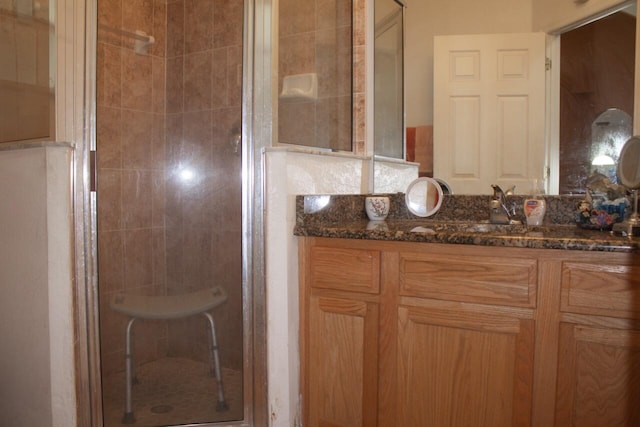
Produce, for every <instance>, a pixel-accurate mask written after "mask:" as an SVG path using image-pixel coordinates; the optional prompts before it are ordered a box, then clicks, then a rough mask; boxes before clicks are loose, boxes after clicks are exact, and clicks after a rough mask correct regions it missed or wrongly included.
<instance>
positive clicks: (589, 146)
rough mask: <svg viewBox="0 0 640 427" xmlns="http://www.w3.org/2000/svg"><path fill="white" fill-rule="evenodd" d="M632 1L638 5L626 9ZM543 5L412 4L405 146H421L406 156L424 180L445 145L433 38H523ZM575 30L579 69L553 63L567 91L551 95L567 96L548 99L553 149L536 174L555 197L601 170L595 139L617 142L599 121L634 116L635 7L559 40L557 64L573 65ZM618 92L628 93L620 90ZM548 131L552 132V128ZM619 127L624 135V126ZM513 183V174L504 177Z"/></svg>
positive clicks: (496, 1)
mask: <svg viewBox="0 0 640 427" xmlns="http://www.w3.org/2000/svg"><path fill="white" fill-rule="evenodd" d="M630 3H635V2H629V3H627V4H626V5H627V6H628V5H629V4H630ZM536 7H538V8H539V9H541V8H542V7H541V6H539V5H532V2H531V1H523V0H516V1H510V0H509V1H507V0H492V1H489V2H471V1H467V0H457V1H454V2H442V1H432V2H412V3H410V4H409V5H408V8H407V14H406V19H405V41H406V43H405V52H406V53H405V96H406V100H405V106H406V137H407V141H406V146H407V147H408V148H407V149H408V150H411V147H413V146H414V144H415V152H414V153H410V152H407V154H406V155H407V158H410V157H411V156H412V154H413V155H415V160H416V161H417V162H419V163H420V175H421V176H433V175H434V165H437V164H438V162H440V161H442V159H439V158H438V157H437V155H435V156H434V150H433V149H432V148H431V147H432V145H433V144H438V141H434V139H433V138H434V136H433V135H434V132H433V130H434V129H433V127H434V126H438V123H434V119H433V116H434V94H433V81H434V77H433V69H434V51H433V39H434V36H436V35H455V34H458V35H470V34H492V33H493V34H495V33H503V34H504V33H519V32H522V31H523V29H531V28H533V25H532V21H534V19H533V18H534V17H533V15H534V12H533V11H532V9H535V8H536ZM575 7H576V8H578V6H575ZM548 8H549V12H550V13H554V12H555V11H554V10H551V9H552V8H551V6H550V5H549V6H548ZM592 9H593V8H592ZM596 12H597V11H596ZM577 15H578V14H576V16H577ZM563 18H564V17H563ZM582 18H584V17H576V19H575V20H574V21H567V22H577V21H579V20H581V19H582ZM545 19H546V21H547V22H552V21H553V19H552V18H548V19H547V18H545ZM621 21H625V24H624V25H623V24H621V23H620V22H621ZM563 22H564V21H563ZM574 26H575V25H574ZM567 28H569V27H567ZM614 30H615V31H614ZM573 31H578V32H582V33H583V34H582V35H581V37H583V39H582V40H583V41H582V42H580V43H578V45H579V46H578V49H576V52H573V59H572V60H569V61H573V62H569V63H572V64H573V66H572V67H569V66H566V65H565V68H566V69H565V70H564V71H563V70H562V66H560V67H559V68H553V66H554V64H551V66H552V70H553V71H552V73H558V75H560V73H561V72H562V74H561V76H560V77H559V80H560V81H559V83H558V85H557V86H558V87H562V89H558V90H556V92H559V93H556V94H555V95H552V97H551V101H553V99H554V97H555V99H556V100H559V99H560V97H564V98H562V99H563V101H556V102H563V104H562V105H563V106H562V107H561V108H557V107H556V108H553V109H549V107H548V105H549V102H547V109H546V111H545V123H546V124H544V125H543V126H545V132H544V134H545V135H544V137H543V138H544V139H545V140H546V148H544V149H543V150H544V152H543V153H540V152H537V155H539V156H541V157H542V158H543V164H544V168H543V170H541V171H539V172H538V171H535V174H538V175H541V177H542V178H543V179H545V181H546V187H547V191H548V192H549V193H550V194H568V193H584V191H585V187H584V183H585V180H586V177H587V176H588V175H589V173H591V172H592V170H593V167H594V166H596V165H593V160H594V158H592V153H593V152H594V151H598V149H597V148H596V140H599V141H601V142H602V141H607V144H609V142H610V139H611V138H608V136H606V135H604V136H603V135H598V133H600V134H602V132H601V131H603V130H604V127H597V128H594V126H599V125H595V124H594V123H600V122H602V121H600V120H599V119H598V116H600V115H601V114H603V113H605V112H606V111H608V110H610V109H617V110H621V111H622V112H624V114H626V115H628V116H629V117H633V92H634V88H633V76H634V66H633V64H634V61H635V58H634V52H635V7H626V8H624V10H622V11H619V12H617V13H615V14H611V15H608V16H606V17H604V18H602V19H598V20H597V21H595V22H592V23H590V24H588V25H583V26H580V27H578V28H572V29H571V30H570V31H564V32H563V34H562V35H561V36H559V39H558V40H557V41H556V43H558V45H559V44H560V43H562V48H561V49H557V50H558V51H559V52H560V55H562V57H559V58H560V61H557V62H560V63H565V62H567V61H568V60H567V59H566V58H565V56H564V55H565V53H571V49H570V48H569V47H568V46H569V44H568V43H569V42H570V41H571V38H574V37H575V36H573ZM565 40H569V41H567V42H565ZM629 64H631V65H629ZM612 69H615V71H612ZM558 70H560V71H558ZM543 73H544V71H543ZM571 73H573V74H571ZM627 82H629V83H630V84H627ZM618 87H620V88H621V89H620V90H616V89H617V88H618ZM618 93H619V94H620V97H618ZM567 96H568V99H567V98H566V97H567ZM629 100H630V101H629ZM547 101H549V100H547ZM574 107H576V110H575V112H574V110H573V108H574ZM560 112H562V115H560ZM578 119H579V120H578ZM554 123H559V124H556V125H555V127H556V129H555V131H554V130H553V128H554V126H553V124H554ZM611 123H612V122H611ZM549 126H551V132H550V133H549V132H547V131H546V129H548V128H549ZM624 126H627V124H625V125H624ZM612 128H615V131H616V132H617V133H620V132H619V131H620V127H619V126H617V125H615V126H612ZM463 131H469V130H468V129H463ZM554 132H555V136H554ZM624 132H626V131H624ZM624 132H622V133H621V135H624V134H625V133H624ZM566 135H571V137H566ZM621 138H622V137H621ZM617 139H618V138H617V137H616V140H617ZM623 140H624V139H623ZM609 145H611V144H609ZM614 145H617V146H619V145H620V144H617V143H616V144H614ZM480 149H482V147H481V148H480ZM507 149H508V147H507ZM614 157H615V156H614ZM481 165H482V164H481ZM484 167H486V164H485V166H484ZM508 179H509V177H508V176H506V177H505V180H508ZM447 181H449V182H450V183H452V185H453V188H452V190H453V191H454V192H455V193H456V194H489V193H490V192H491V188H490V187H489V186H487V188H484V186H482V189H479V190H478V192H477V193H473V192H465V191H460V190H459V189H457V188H455V185H454V184H453V182H452V181H451V180H449V179H447ZM526 191H527V189H526V188H523V186H521V185H519V186H518V187H516V193H520V194H524V193H526Z"/></svg>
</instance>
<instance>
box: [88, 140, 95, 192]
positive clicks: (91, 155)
mask: <svg viewBox="0 0 640 427" xmlns="http://www.w3.org/2000/svg"><path fill="white" fill-rule="evenodd" d="M96 180H97V170H96V151H95V150H91V151H89V189H90V191H96Z"/></svg>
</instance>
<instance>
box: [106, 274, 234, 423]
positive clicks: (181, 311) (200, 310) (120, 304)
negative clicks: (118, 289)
mask: <svg viewBox="0 0 640 427" xmlns="http://www.w3.org/2000/svg"><path fill="white" fill-rule="evenodd" d="M226 301H227V293H226V292H225V290H224V288H222V287H220V286H215V287H212V288H207V289H203V290H200V291H196V292H191V293H188V294H182V295H167V296H146V295H129V294H118V295H116V296H115V298H114V299H113V301H112V302H111V304H110V307H111V309H112V310H113V311H116V312H119V313H122V314H126V315H127V316H129V322H128V323H127V328H126V333H125V370H126V373H125V375H126V391H125V394H126V395H125V411H124V416H123V418H122V423H123V424H132V423H134V422H135V417H134V415H133V403H132V388H133V380H134V372H133V370H134V365H133V350H132V349H133V346H132V344H131V335H132V329H133V323H134V322H135V321H136V320H137V319H147V320H170V319H181V318H184V317H190V316H195V315H198V314H201V315H203V316H204V317H206V318H207V320H208V321H209V326H210V328H211V340H210V344H211V345H210V346H209V362H210V364H213V366H212V367H211V368H212V370H213V372H215V377H216V381H217V384H218V403H217V405H216V411H218V412H222V411H226V410H228V409H229V407H228V405H227V403H226V402H225V399H224V390H223V386H222V372H221V370H220V356H219V354H218V341H217V338H216V328H215V322H214V320H213V316H212V315H211V313H209V311H211V310H213V309H214V308H216V307H218V306H220V305H221V304H223V303H225V302H226Z"/></svg>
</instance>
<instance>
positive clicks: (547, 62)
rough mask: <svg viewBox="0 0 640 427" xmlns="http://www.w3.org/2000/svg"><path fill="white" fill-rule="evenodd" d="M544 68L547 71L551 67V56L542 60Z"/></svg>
mask: <svg viewBox="0 0 640 427" xmlns="http://www.w3.org/2000/svg"><path fill="white" fill-rule="evenodd" d="M544 69H545V70H546V71H549V70H550V69H551V58H545V60H544Z"/></svg>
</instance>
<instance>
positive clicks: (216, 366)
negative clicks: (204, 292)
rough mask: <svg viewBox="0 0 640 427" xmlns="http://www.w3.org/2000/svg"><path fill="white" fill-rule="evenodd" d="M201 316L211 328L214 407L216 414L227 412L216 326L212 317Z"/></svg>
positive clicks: (208, 315) (206, 314)
mask: <svg viewBox="0 0 640 427" xmlns="http://www.w3.org/2000/svg"><path fill="white" fill-rule="evenodd" d="M202 314H203V316H205V317H206V318H207V320H209V326H210V327H211V347H210V349H209V351H210V353H212V354H213V366H214V369H215V371H216V381H217V383H218V403H217V405H216V411H217V412H223V411H227V410H229V405H227V402H225V400H224V388H223V385H222V371H221V369H220V355H219V354H218V340H217V339H216V325H215V322H214V321H213V316H211V314H209V313H206V312H205V313H202Z"/></svg>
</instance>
